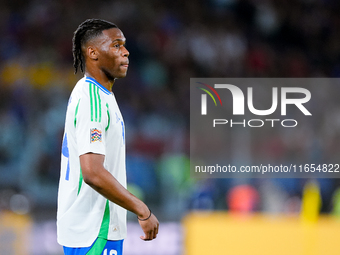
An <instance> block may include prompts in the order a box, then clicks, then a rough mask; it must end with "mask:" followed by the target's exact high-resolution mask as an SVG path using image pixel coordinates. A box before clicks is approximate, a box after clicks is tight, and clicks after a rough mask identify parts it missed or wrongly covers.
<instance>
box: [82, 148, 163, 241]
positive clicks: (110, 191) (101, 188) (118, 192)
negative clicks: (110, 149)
mask: <svg viewBox="0 0 340 255" xmlns="http://www.w3.org/2000/svg"><path fill="white" fill-rule="evenodd" d="M79 158H80V165H81V169H82V173H83V179H84V182H85V183H87V184H88V185H90V186H91V187H92V188H93V189H94V190H96V191H97V192H98V193H100V194H101V195H103V196H104V197H106V198H107V199H108V200H110V201H111V202H113V203H115V204H117V205H119V206H121V207H123V208H125V209H127V210H129V211H131V212H133V213H135V214H136V215H137V216H138V218H140V219H146V218H147V217H148V216H149V215H150V211H149V208H148V207H147V206H146V205H145V204H144V203H143V202H142V201H141V200H139V199H138V198H137V197H135V196H134V195H132V194H131V193H130V192H129V191H128V190H127V189H125V188H124V187H123V186H122V185H121V184H120V183H119V182H118V181H117V180H116V178H115V177H114V176H113V175H112V174H111V173H110V172H108V171H107V170H106V169H105V168H104V159H105V156H104V155H101V154H95V153H86V154H84V155H81V156H80V157H79ZM139 224H140V226H141V228H142V229H143V231H144V234H145V235H144V236H141V239H143V240H145V241H147V240H152V239H154V238H156V236H157V234H158V226H159V223H158V220H157V218H156V216H154V215H153V214H152V215H151V217H150V218H149V219H148V220H146V221H139Z"/></svg>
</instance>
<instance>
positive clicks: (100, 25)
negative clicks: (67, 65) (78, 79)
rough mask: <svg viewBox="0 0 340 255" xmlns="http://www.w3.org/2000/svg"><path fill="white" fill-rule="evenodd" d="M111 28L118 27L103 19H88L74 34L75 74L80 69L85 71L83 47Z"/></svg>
mask: <svg viewBox="0 0 340 255" xmlns="http://www.w3.org/2000/svg"><path fill="white" fill-rule="evenodd" d="M110 28H118V27H117V26H116V25H115V24H114V23H111V22H108V21H105V20H101V19H87V20H85V21H84V22H83V23H81V24H80V25H79V27H78V28H77V30H76V31H75V32H74V35H73V39H72V43H73V47H72V52H73V67H74V69H75V71H74V73H75V74H76V73H77V71H78V67H79V68H80V70H81V72H82V73H83V72H84V70H85V58H84V54H83V52H82V49H81V48H82V46H83V45H85V44H86V43H87V42H88V41H89V40H91V39H93V38H95V37H97V36H99V35H101V33H102V31H103V30H107V29H110Z"/></svg>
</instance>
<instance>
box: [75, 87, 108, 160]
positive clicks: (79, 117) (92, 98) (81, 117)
mask: <svg viewBox="0 0 340 255" xmlns="http://www.w3.org/2000/svg"><path fill="white" fill-rule="evenodd" d="M91 85H92V86H91ZM93 86H94V85H93V84H90V85H89V86H88V87H89V93H88V94H85V95H84V94H83V96H82V98H80V100H79V102H78V105H77V108H76V111H75V123H76V124H75V128H76V130H75V133H76V142H77V150H78V154H79V156H80V155H83V154H86V153H90V152H92V153H97V154H103V155H105V142H106V141H105V132H104V131H105V127H104V121H103V118H102V117H103V116H102V102H101V99H100V95H99V93H98V91H96V90H95V89H93V90H92V87H93Z"/></svg>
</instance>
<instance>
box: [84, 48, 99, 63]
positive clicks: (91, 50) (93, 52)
mask: <svg viewBox="0 0 340 255" xmlns="http://www.w3.org/2000/svg"><path fill="white" fill-rule="evenodd" d="M86 55H87V56H88V57H89V58H90V59H92V60H97V59H98V52H97V50H96V49H95V48H94V47H93V46H89V47H87V49H86Z"/></svg>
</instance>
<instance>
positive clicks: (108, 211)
mask: <svg viewBox="0 0 340 255" xmlns="http://www.w3.org/2000/svg"><path fill="white" fill-rule="evenodd" d="M85 153H97V154H103V155H105V161H104V167H105V169H106V170H107V171H109V172H110V173H111V174H112V175H113V176H114V177H115V178H116V179H117V180H118V181H119V182H120V184H122V185H123V186H124V187H126V167H125V127H124V122H123V118H122V115H121V113H120V110H119V108H118V105H117V101H116V99H115V96H114V94H113V93H112V92H110V91H108V90H107V89H106V88H105V87H104V86H102V85H101V84H99V83H98V82H97V81H96V80H94V79H93V78H90V77H84V78H82V79H81V80H79V81H78V83H77V84H76V86H75V87H74V89H73V91H72V93H71V96H70V99H69V103H68V106H67V112H66V121H65V131H64V138H63V145H62V156H61V171H60V181H59V191H58V212H57V229H58V231H57V233H58V242H59V244H61V245H63V246H67V247H89V246H90V245H91V244H92V243H93V242H94V241H95V239H96V238H97V237H102V238H105V239H107V240H121V239H124V238H126V210H125V209H124V208H122V207H120V206H118V205H116V204H114V203H112V202H110V201H108V200H107V199H106V198H105V197H103V196H102V195H101V194H99V193H98V192H97V191H95V190H94V189H92V188H91V187H90V186H89V185H87V184H86V183H85V182H84V181H83V176H82V171H81V167H80V160H79V156H80V155H83V154H85Z"/></svg>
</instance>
